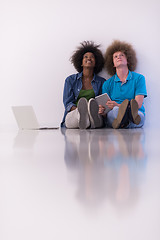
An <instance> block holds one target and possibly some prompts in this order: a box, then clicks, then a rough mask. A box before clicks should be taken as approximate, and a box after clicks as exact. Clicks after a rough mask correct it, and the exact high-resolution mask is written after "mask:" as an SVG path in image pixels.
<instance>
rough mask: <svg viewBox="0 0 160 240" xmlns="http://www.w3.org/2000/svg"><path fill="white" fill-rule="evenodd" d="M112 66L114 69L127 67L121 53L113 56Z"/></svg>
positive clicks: (125, 59) (123, 55)
mask: <svg viewBox="0 0 160 240" xmlns="http://www.w3.org/2000/svg"><path fill="white" fill-rule="evenodd" d="M113 64H114V67H116V68H117V67H121V66H127V58H126V55H125V54H124V53H123V52H120V51H119V52H115V53H114V54H113Z"/></svg>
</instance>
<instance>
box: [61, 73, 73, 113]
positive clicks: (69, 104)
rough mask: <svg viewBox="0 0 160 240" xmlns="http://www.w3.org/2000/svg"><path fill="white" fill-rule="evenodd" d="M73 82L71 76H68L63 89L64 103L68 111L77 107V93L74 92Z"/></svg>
mask: <svg viewBox="0 0 160 240" xmlns="http://www.w3.org/2000/svg"><path fill="white" fill-rule="evenodd" d="M71 82H72V78H71V76H69V77H67V78H66V80H65V84H64V90H63V103H64V107H65V109H66V111H67V112H69V111H71V110H74V109H75V108H76V105H75V103H74V102H75V95H74V92H73V87H72V84H71Z"/></svg>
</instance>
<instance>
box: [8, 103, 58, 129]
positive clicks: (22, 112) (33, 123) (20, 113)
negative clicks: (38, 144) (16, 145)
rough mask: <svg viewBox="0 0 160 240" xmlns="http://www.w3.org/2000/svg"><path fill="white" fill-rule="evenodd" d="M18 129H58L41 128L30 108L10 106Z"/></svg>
mask: <svg viewBox="0 0 160 240" xmlns="http://www.w3.org/2000/svg"><path fill="white" fill-rule="evenodd" d="M12 111H13V114H14V116H15V119H16V121H17V124H18V127H19V129H28V130H29V129H30V130H45V129H58V128H59V127H41V126H40V125H39V123H38V120H37V117H36V114H35V112H34V109H33V107H32V106H12Z"/></svg>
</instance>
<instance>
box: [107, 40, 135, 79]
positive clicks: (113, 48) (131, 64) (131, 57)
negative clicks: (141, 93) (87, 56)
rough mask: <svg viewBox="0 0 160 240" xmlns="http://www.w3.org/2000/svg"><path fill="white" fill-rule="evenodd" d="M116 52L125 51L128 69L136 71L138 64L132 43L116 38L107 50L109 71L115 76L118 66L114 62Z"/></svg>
mask: <svg viewBox="0 0 160 240" xmlns="http://www.w3.org/2000/svg"><path fill="white" fill-rule="evenodd" d="M115 52H123V53H124V54H125V55H126V58H127V63H128V69H129V70H130V71H134V70H135V69H136V66H137V58H136V52H135V50H134V49H133V47H132V45H131V44H129V43H126V42H122V41H119V40H115V41H114V42H113V43H112V44H111V45H110V46H109V47H108V48H107V50H106V53H105V56H104V58H105V68H106V70H107V72H108V73H109V74H110V75H111V76H113V75H114V74H115V73H116V68H115V67H114V64H113V54H114V53H115Z"/></svg>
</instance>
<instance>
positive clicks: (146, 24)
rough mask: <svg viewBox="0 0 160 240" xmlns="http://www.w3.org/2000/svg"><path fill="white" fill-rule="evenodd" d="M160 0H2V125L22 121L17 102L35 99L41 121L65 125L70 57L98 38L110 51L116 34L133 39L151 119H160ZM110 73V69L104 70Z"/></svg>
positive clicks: (151, 122)
mask: <svg viewBox="0 0 160 240" xmlns="http://www.w3.org/2000/svg"><path fill="white" fill-rule="evenodd" d="M159 12H160V2H159V0H152V1H144V0H142V1H139V0H132V1H128V0H121V1H118V0H115V1H113V0H110V1H107V0H99V1H96V2H95V1H91V0H88V1H87V0H81V1H76V0H68V1H66V0H26V1H24V0H14V1H12V0H8V1H7V0H0V80H1V86H0V128H1V127H4V125H7V126H15V127H17V126H16V122H15V119H14V117H13V114H12V111H11V106H12V105H32V106H33V107H34V109H35V112H36V114H37V117H38V120H39V122H40V123H53V125H59V124H60V122H61V120H62V117H63V111H64V107H63V102H62V96H63V86H64V80H65V78H66V77H67V76H68V75H70V74H73V73H76V71H75V69H74V68H73V66H72V65H71V63H70V61H69V58H70V56H71V55H72V53H73V51H74V50H75V48H76V47H77V46H79V43H80V42H82V41H84V40H92V41H94V42H95V43H97V44H101V50H102V51H103V53H104V52H105V50H106V48H107V46H108V45H109V44H111V43H112V41H113V40H114V39H119V40H122V41H127V42H129V43H131V44H132V45H133V46H134V48H135V50H136V52H137V57H138V66H137V69H136V71H137V72H139V73H141V74H143V75H144V76H145V77H146V84H147V90H148V98H147V99H146V100H145V105H146V111H147V120H146V125H148V126H156V123H158V122H159V120H160V114H159V112H157V106H158V104H159V92H160V91H159V88H160V79H159V68H160V64H159V57H160V47H159V44H160V34H159V22H160V17H159ZM101 75H102V76H103V77H105V78H106V79H108V77H109V76H108V75H107V73H106V72H105V71H103V72H102V73H101Z"/></svg>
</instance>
